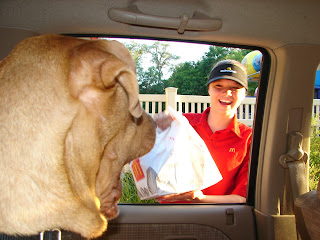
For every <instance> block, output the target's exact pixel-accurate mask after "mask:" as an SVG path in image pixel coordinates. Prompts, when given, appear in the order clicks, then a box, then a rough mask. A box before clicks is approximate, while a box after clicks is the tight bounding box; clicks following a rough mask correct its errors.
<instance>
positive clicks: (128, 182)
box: [119, 171, 158, 204]
mask: <svg viewBox="0 0 320 240" xmlns="http://www.w3.org/2000/svg"><path fill="white" fill-rule="evenodd" d="M121 182H122V197H121V199H120V201H119V203H141V204H150V203H158V202H156V201H155V200H154V199H148V200H141V199H140V198H139V196H138V192H137V188H136V185H135V183H134V179H133V176H132V173H131V172H130V171H127V172H125V173H124V174H123V175H122V179H121Z"/></svg>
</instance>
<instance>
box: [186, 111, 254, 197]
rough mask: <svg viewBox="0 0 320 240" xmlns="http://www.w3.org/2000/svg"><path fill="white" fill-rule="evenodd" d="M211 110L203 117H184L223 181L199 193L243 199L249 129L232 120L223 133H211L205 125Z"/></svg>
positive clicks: (249, 139)
mask: <svg viewBox="0 0 320 240" xmlns="http://www.w3.org/2000/svg"><path fill="white" fill-rule="evenodd" d="M209 111H210V107H209V108H207V109H206V110H205V111H204V112H203V113H186V114H184V116H185V117H186V118H187V119H188V120H189V123H190V124H191V126H192V127H193V128H194V129H195V130H196V131H197V133H198V134H199V135H200V137H201V138H202V139H203V140H204V142H205V143H206V145H207V147H208V149H209V151H210V153H211V155H212V158H213V159H214V160H215V163H216V164H217V167H218V168H219V170H220V172H221V175H222V177H223V179H222V180H221V181H220V182H218V183H217V184H215V185H213V186H211V187H208V188H206V189H204V190H202V192H203V194H205V195H229V194H237V195H240V196H243V197H246V193H247V177H248V164H249V154H250V143H251V135H252V129H251V128H250V127H248V126H246V125H245V124H243V123H240V122H239V121H238V120H237V117H236V116H235V117H234V118H233V121H232V122H231V123H230V124H229V126H228V127H227V128H226V129H223V130H220V131H216V132H214V133H213V132H212V131H211V129H210V127H209V125H208V122H207V118H208V113H209Z"/></svg>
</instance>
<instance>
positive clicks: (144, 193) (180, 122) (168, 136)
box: [130, 108, 222, 200]
mask: <svg viewBox="0 0 320 240" xmlns="http://www.w3.org/2000/svg"><path fill="white" fill-rule="evenodd" d="M168 111H169V112H170V113H171V115H172V116H173V117H174V120H173V121H172V123H171V126H170V127H169V128H167V129H166V130H164V131H162V130H161V129H160V128H157V131H156V134H157V136H156V142H155V145H154V147H153V149H152V150H151V151H150V152H149V153H148V154H147V155H145V156H143V157H141V158H140V159H136V160H134V161H132V162H131V163H130V169H131V171H132V173H133V176H134V180H135V183H136V186H137V190H138V195H139V197H140V199H142V200H143V199H150V198H156V197H158V196H163V195H168V194H175V193H184V192H189V191H194V190H201V189H205V188H207V187H209V186H212V185H214V184H216V183H217V182H219V181H220V180H221V179H222V176H221V174H220V172H219V169H218V168H217V166H216V164H215V162H214V160H213V159H212V157H211V154H210V152H209V150H208V148H207V146H206V144H205V143H204V141H203V140H202V139H201V137H200V136H199V135H198V133H197V132H196V131H195V130H194V129H193V127H192V126H191V125H190V124H189V121H188V119H187V118H186V117H184V116H183V115H182V113H178V112H176V111H174V110H173V109H172V108H169V109H168Z"/></svg>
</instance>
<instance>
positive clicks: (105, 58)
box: [0, 35, 155, 238]
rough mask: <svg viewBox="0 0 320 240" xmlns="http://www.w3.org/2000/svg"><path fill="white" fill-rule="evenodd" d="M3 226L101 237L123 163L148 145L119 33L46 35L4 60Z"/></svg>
mask: <svg viewBox="0 0 320 240" xmlns="http://www.w3.org/2000/svg"><path fill="white" fill-rule="evenodd" d="M0 136H1V137H0V139H1V140H0V141H1V142H0V232H1V233H5V234H8V235H16V234H19V235H21V234H22V235H34V234H37V233H39V232H41V231H43V230H46V229H54V228H61V229H65V230H69V231H73V232H76V233H80V234H81V235H82V236H83V237H86V238H95V237H98V236H100V235H101V234H102V233H103V232H104V231H105V230H106V227H107V220H106V219H111V218H114V217H116V216H117V214H118V208H117V201H118V200H119V198H120V196H121V183H120V180H119V176H120V172H121V169H122V167H123V165H124V164H125V163H127V162H129V161H130V160H132V159H135V158H137V157H140V156H142V155H144V154H146V153H147V152H149V151H150V150H151V148H152V147H153V144H154V140H155V126H154V122H153V120H152V118H151V117H150V116H149V115H147V114H146V113H145V112H144V111H143V110H142V108H141V106H140V103H139V100H138V84H137V80H136V77H135V65H134V62H133V60H132V58H131V56H130V54H129V52H128V50H127V49H126V48H125V47H124V46H123V45H122V44H121V43H119V42H116V41H106V40H99V41H87V40H83V39H75V38H72V37H64V36H59V35H43V36H39V37H34V38H29V39H26V40H24V41H22V42H21V43H20V44H19V45H18V46H17V47H16V48H15V49H14V50H13V52H12V53H11V54H10V55H9V56H8V57H7V58H5V59H4V60H3V61H2V62H1V63H0Z"/></svg>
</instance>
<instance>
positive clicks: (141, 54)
mask: <svg viewBox="0 0 320 240" xmlns="http://www.w3.org/2000/svg"><path fill="white" fill-rule="evenodd" d="M126 47H127V48H128V49H129V51H130V53H131V55H132V57H133V59H134V61H135V63H136V66H137V79H138V83H139V87H140V93H153V94H156V93H159V94H160V93H163V92H164V88H166V87H167V86H168V81H166V80H165V79H163V78H164V71H167V72H170V71H172V69H173V66H174V64H173V63H174V61H175V60H178V59H179V57H178V56H176V55H173V54H171V53H170V52H169V50H168V47H169V44H167V43H164V42H160V41H155V42H154V43H153V44H152V45H147V44H139V43H136V42H132V43H130V44H127V45H126ZM148 57H149V58H150V63H152V66H149V67H148V68H147V69H146V70H145V68H144V67H143V66H142V62H143V60H144V59H146V58H148Z"/></svg>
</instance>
